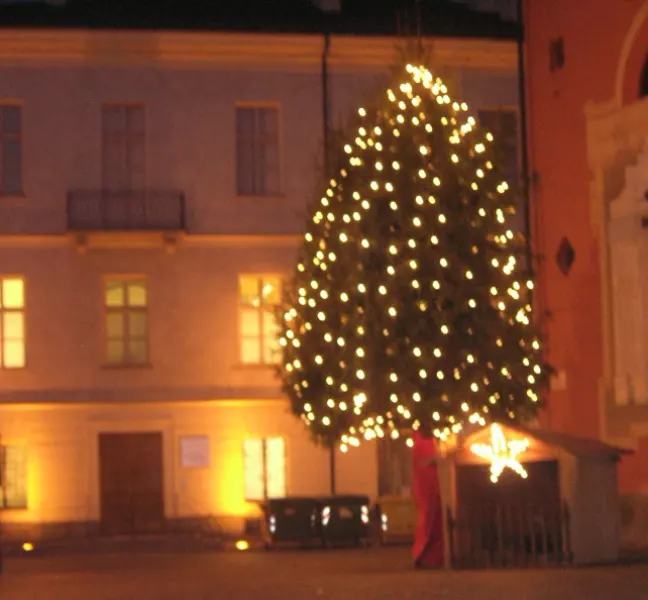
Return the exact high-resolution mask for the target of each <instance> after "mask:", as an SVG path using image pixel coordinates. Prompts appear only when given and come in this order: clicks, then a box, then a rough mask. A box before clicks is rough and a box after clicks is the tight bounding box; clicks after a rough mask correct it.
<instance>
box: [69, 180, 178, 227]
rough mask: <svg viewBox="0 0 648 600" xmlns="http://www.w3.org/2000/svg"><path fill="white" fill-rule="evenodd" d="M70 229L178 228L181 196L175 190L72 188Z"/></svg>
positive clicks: (70, 196)
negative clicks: (122, 190)
mask: <svg viewBox="0 0 648 600" xmlns="http://www.w3.org/2000/svg"><path fill="white" fill-rule="evenodd" d="M67 222H68V229H69V230H70V231H178V230H181V229H184V228H185V205H184V195H183V194H182V193H181V192H177V191H160V190H137V191H124V192H121V191H108V190H73V191H71V192H69V193H68V199H67Z"/></svg>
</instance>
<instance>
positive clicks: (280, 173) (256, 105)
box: [234, 101, 285, 198]
mask: <svg viewBox="0 0 648 600" xmlns="http://www.w3.org/2000/svg"><path fill="white" fill-rule="evenodd" d="M240 109H254V110H274V111H276V113H277V140H276V143H277V161H278V166H277V186H278V189H277V191H273V192H266V191H259V190H257V191H253V192H252V193H244V192H243V191H242V190H241V189H240V187H239V170H238V169H239V166H238V154H239V135H238V130H237V127H238V111H239V110H240ZM255 135H258V134H257V132H256V131H255ZM234 145H235V148H234V171H235V173H234V175H235V177H234V189H235V194H236V197H237V198H283V196H284V184H285V181H284V149H283V111H282V105H281V103H280V102H242V101H239V102H236V104H235V105H234ZM255 152H256V150H255Z"/></svg>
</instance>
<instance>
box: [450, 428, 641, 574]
mask: <svg viewBox="0 0 648 600" xmlns="http://www.w3.org/2000/svg"><path fill="white" fill-rule="evenodd" d="M446 450H447V451H446V452H445V453H444V457H443V458H442V459H441V460H440V464H439V477H440V479H441V488H442V496H443V501H444V505H445V515H444V524H445V528H446V533H447V535H446V562H447V566H449V567H458V568H461V567H474V568H482V567H519V566H525V565H537V566H539V565H561V564H580V565H582V564H597V563H609V562H614V561H616V560H617V559H618V557H619V494H618V486H617V463H618V461H619V459H620V458H621V456H622V455H623V454H624V453H627V452H628V451H627V450H623V449H621V448H616V447H613V446H610V445H608V444H604V443H602V442H599V441H595V440H588V439H580V438H576V437H573V436H568V435H565V434H561V433H557V432H553V431H546V430H540V429H529V428H526V427H522V426H518V425H510V424H497V423H495V424H490V425H487V426H485V427H481V428H479V429H477V430H474V431H472V432H470V433H468V434H466V435H465V436H464V437H463V438H462V439H461V440H460V441H459V442H457V443H456V445H455V446H454V447H453V448H450V449H446ZM494 480H496V481H494Z"/></svg>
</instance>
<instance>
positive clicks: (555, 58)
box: [549, 37, 565, 73]
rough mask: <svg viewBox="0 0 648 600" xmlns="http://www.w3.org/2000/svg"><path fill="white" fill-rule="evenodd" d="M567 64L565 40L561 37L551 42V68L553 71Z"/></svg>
mask: <svg viewBox="0 0 648 600" xmlns="http://www.w3.org/2000/svg"><path fill="white" fill-rule="evenodd" d="M564 66H565V40H564V39H563V38H561V37H559V38H556V39H554V40H551V41H550V42H549V70H550V71H551V72H552V73H553V72H554V71H559V70H560V69H562V68H563V67H564Z"/></svg>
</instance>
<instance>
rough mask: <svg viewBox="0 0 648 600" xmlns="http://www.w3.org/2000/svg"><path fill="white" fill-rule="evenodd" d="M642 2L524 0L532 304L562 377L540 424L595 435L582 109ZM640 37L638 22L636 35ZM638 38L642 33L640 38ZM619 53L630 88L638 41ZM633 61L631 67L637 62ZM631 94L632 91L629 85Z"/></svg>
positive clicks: (596, 279)
mask: <svg viewBox="0 0 648 600" xmlns="http://www.w3.org/2000/svg"><path fill="white" fill-rule="evenodd" d="M641 4H643V2H642V0H613V1H611V0H526V2H525V29H526V69H527V90H528V98H527V109H528V118H529V139H528V142H529V159H530V174H531V175H532V185H531V198H532V200H531V201H532V208H531V213H532V218H533V231H534V236H533V237H534V245H535V250H536V252H537V253H538V254H539V255H540V257H541V259H542V260H541V262H540V267H539V273H538V275H539V284H540V285H539V287H538V289H539V292H538V303H539V305H540V306H539V308H541V310H548V311H550V312H551V315H552V317H551V318H550V319H549V320H548V323H547V327H548V331H547V334H548V341H547V343H548V353H549V357H548V358H549V361H550V362H551V363H552V365H553V366H554V367H556V368H557V369H558V370H560V371H564V372H565V375H566V387H565V389H563V390H560V391H552V392H551V394H550V397H549V402H548V407H547V411H546V413H545V415H544V419H545V424H546V425H548V426H550V427H553V428H556V429H561V430H566V431H569V432H572V433H575V434H579V435H585V436H594V437H598V436H599V435H600V429H599V427H600V415H599V407H598V405H599V387H600V384H599V382H600V378H601V377H602V375H603V346H602V344H603V340H602V326H601V321H602V317H601V282H600V277H601V274H600V266H599V251H598V241H597V239H596V236H595V232H594V230H593V228H592V226H591V215H590V211H591V206H590V200H589V168H588V162H587V155H586V129H585V124H586V121H585V111H584V109H585V106H586V104H587V103H589V102H594V103H601V102H606V101H609V100H611V99H612V98H613V97H614V94H615V80H616V77H617V69H618V64H619V60H620V56H621V50H622V47H623V44H624V39H625V37H626V35H627V32H628V31H629V29H630V27H631V24H632V22H633V19H634V16H635V15H636V13H637V11H638V9H639V7H640V5H641ZM642 35H644V36H645V39H646V40H648V27H646V28H645V31H644V32H643V33H642ZM560 36H562V37H563V39H564V48H565V65H564V67H563V69H561V70H559V71H556V72H554V73H552V72H551V71H550V69H549V44H550V41H551V40H552V39H554V38H558V37H560ZM641 42H643V40H641ZM639 46H641V48H642V50H641V52H639V51H638V50H635V51H634V52H633V53H632V54H631V57H630V59H629V60H628V65H629V66H628V78H629V79H628V81H629V82H631V84H632V85H631V84H630V83H628V85H627V86H626V88H627V89H628V93H630V91H632V90H636V89H637V86H638V78H639V72H640V70H641V64H642V62H643V59H644V57H645V49H646V48H647V47H648V44H646V43H640V44H639ZM637 65H638V66H637ZM632 93H633V94H634V97H636V91H634V92H632ZM563 236H566V237H567V238H568V239H569V240H570V242H571V244H572V245H573V247H574V249H575V251H576V261H575V263H574V265H573V268H572V271H571V273H570V274H569V276H567V277H565V276H564V275H563V274H562V273H561V272H560V271H559V269H558V267H557V265H556V260H555V257H556V252H557V250H558V246H559V243H560V241H561V239H562V237H563Z"/></svg>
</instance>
